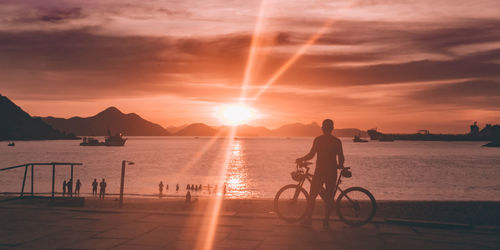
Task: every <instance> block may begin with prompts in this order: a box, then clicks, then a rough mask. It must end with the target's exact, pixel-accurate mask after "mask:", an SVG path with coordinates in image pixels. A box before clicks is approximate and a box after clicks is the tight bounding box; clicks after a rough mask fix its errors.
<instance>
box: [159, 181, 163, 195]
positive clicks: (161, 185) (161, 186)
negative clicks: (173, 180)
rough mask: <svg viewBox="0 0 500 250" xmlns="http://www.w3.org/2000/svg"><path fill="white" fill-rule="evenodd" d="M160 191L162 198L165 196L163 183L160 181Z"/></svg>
mask: <svg viewBox="0 0 500 250" xmlns="http://www.w3.org/2000/svg"><path fill="white" fill-rule="evenodd" d="M158 189H159V190H160V198H161V197H162V196H163V181H160V184H159V185H158Z"/></svg>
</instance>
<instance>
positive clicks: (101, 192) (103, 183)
mask: <svg viewBox="0 0 500 250" xmlns="http://www.w3.org/2000/svg"><path fill="white" fill-rule="evenodd" d="M99 187H100V188H101V189H100V190H99V199H100V200H101V199H102V200H104V195H105V194H106V181H105V180H104V178H102V181H101V183H99Z"/></svg>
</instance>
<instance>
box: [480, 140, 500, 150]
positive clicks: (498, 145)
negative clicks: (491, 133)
mask: <svg viewBox="0 0 500 250" xmlns="http://www.w3.org/2000/svg"><path fill="white" fill-rule="evenodd" d="M483 147H489V148H500V141H492V142H489V143H486V144H484V145H483Z"/></svg>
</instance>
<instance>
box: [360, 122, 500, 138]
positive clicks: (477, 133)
mask: <svg viewBox="0 0 500 250" xmlns="http://www.w3.org/2000/svg"><path fill="white" fill-rule="evenodd" d="M367 132H368V135H369V136H370V139H371V140H379V141H391V140H406V141H499V140H500V125H498V124H497V125H491V124H486V126H485V127H484V128H483V129H481V130H479V127H478V126H477V122H474V124H473V125H471V126H470V132H469V133H467V134H433V133H431V132H429V130H425V129H423V130H419V131H417V133H414V134H386V133H382V132H379V131H377V129H376V128H373V129H369V130H368V131H367Z"/></svg>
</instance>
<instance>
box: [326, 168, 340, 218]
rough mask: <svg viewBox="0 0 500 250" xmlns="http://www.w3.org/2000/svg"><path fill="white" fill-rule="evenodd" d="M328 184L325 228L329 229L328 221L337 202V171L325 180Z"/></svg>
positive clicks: (332, 172)
mask: <svg viewBox="0 0 500 250" xmlns="http://www.w3.org/2000/svg"><path fill="white" fill-rule="evenodd" d="M325 184H326V201H325V202H326V210H325V223H324V224H325V226H326V227H328V221H329V220H330V214H331V212H332V209H333V203H334V202H335V197H334V195H335V189H336V188H337V186H336V184H337V170H332V171H331V172H329V173H328V175H327V178H326V180H325Z"/></svg>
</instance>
